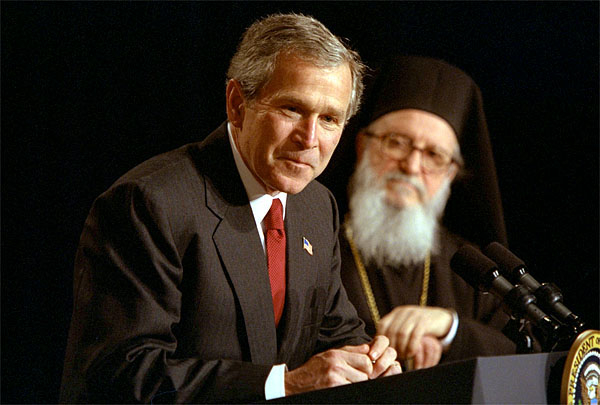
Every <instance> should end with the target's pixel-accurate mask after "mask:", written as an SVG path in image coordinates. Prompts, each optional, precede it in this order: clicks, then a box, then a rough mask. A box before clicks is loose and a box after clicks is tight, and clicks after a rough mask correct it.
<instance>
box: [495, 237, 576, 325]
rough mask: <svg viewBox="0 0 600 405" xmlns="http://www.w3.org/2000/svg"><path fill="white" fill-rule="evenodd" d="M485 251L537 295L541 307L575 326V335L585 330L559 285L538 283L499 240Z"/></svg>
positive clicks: (504, 271)
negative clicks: (566, 303)
mask: <svg viewBox="0 0 600 405" xmlns="http://www.w3.org/2000/svg"><path fill="white" fill-rule="evenodd" d="M483 251H484V253H485V255H486V256H487V257H489V258H490V259H492V260H493V261H495V262H496V263H497V264H498V267H499V268H500V272H501V274H503V275H505V276H506V277H508V279H509V280H511V281H512V282H513V283H515V284H522V285H524V286H525V287H527V288H528V289H529V291H531V292H532V293H533V294H534V295H535V296H536V298H537V303H538V305H539V306H540V308H542V309H543V310H544V311H546V312H548V313H549V314H550V315H552V316H554V317H555V318H556V319H557V320H558V321H559V322H561V323H564V324H566V325H568V326H569V327H571V328H573V329H574V332H575V335H577V334H579V333H580V332H581V331H583V329H584V327H585V325H584V323H583V322H582V321H581V320H580V319H579V317H578V316H577V315H575V314H574V313H573V312H571V311H570V310H569V309H568V308H567V307H566V306H565V305H564V304H563V303H562V301H563V296H562V294H561V292H560V290H559V289H558V287H556V286H555V285H554V284H551V283H543V284H540V283H538V282H537V281H536V279H534V278H533V277H532V276H531V274H529V272H528V271H527V266H525V263H524V262H523V261H522V260H521V259H519V258H518V257H517V256H515V255H514V254H513V253H512V252H511V251H510V250H508V249H507V248H505V247H504V246H502V245H501V244H500V243H498V242H492V243H490V244H489V245H488V246H486V247H485V249H484V250H483Z"/></svg>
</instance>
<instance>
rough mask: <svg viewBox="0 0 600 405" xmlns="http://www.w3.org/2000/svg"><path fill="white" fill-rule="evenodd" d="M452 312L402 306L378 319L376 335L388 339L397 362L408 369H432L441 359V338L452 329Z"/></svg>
mask: <svg viewBox="0 0 600 405" xmlns="http://www.w3.org/2000/svg"><path fill="white" fill-rule="evenodd" d="M452 319H453V318H452V313H451V312H450V311H449V310H447V309H445V308H438V307H421V306H416V305H403V306H399V307H396V308H394V309H393V310H392V311H391V312H390V313H389V314H387V315H386V316H384V317H383V318H381V320H380V321H379V323H378V325H377V333H378V334H381V335H385V336H387V337H388V338H389V339H390V346H391V347H393V348H394V349H396V351H397V352H398V358H399V359H401V360H411V361H412V368H413V369H419V368H425V367H432V366H435V365H436V364H438V363H439V361H440V359H441V357H442V350H443V347H442V344H441V343H440V339H443V338H444V337H445V336H446V335H447V334H448V331H449V330H450V327H451V326H452Z"/></svg>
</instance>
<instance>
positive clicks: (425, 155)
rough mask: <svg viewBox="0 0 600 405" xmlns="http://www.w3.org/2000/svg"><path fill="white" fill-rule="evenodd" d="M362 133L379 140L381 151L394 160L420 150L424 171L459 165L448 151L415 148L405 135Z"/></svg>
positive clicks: (442, 169)
mask: <svg viewBox="0 0 600 405" xmlns="http://www.w3.org/2000/svg"><path fill="white" fill-rule="evenodd" d="M362 133H363V134H364V135H366V136H369V137H372V138H377V139H378V140H379V141H380V143H379V144H380V146H381V152H382V153H383V154H385V155H387V156H388V157H390V158H392V159H396V160H404V159H406V158H407V157H408V156H410V154H411V153H412V152H413V150H418V151H419V152H421V170H423V171H424V172H425V173H441V172H444V171H446V170H448V168H449V167H450V165H451V164H452V163H456V164H458V165H460V161H459V160H458V159H456V158H454V157H453V156H452V155H451V154H450V153H448V152H446V151H443V150H440V149H436V148H430V147H427V148H417V147H415V145H414V144H413V140H412V139H411V138H409V137H408V136H406V135H401V134H396V133H389V134H383V135H375V134H372V133H370V132H365V131H363V132H362Z"/></svg>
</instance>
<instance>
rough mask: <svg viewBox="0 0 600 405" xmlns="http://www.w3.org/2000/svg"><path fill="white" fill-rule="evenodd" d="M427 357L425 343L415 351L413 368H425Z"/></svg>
mask: <svg viewBox="0 0 600 405" xmlns="http://www.w3.org/2000/svg"><path fill="white" fill-rule="evenodd" d="M425 357H426V354H425V347H424V345H420V346H419V349H418V350H417V351H416V352H415V355H414V357H413V369H415V370H418V369H420V368H423V365H424V361H425Z"/></svg>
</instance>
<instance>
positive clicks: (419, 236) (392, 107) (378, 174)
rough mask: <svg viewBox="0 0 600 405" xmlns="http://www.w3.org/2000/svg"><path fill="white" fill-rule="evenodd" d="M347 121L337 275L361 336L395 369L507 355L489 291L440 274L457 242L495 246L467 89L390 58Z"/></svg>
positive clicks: (496, 211)
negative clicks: (391, 352)
mask: <svg viewBox="0 0 600 405" xmlns="http://www.w3.org/2000/svg"><path fill="white" fill-rule="evenodd" d="M358 124H359V126H360V128H361V129H360V130H358V131H357V132H358V133H357V136H356V144H355V146H356V154H357V163H356V168H355V171H354V174H353V175H352V177H351V180H350V185H349V212H348V214H347V215H346V220H345V224H344V232H341V234H342V237H341V239H342V242H341V246H342V280H343V283H344V285H345V287H346V289H347V292H348V295H349V297H350V300H351V301H352V302H353V304H354V305H355V307H356V308H357V310H358V313H359V316H360V317H361V318H362V319H363V320H364V321H365V323H366V325H367V333H369V334H371V335H374V334H382V335H385V336H387V337H388V338H389V339H390V345H391V346H392V347H394V348H395V349H396V351H397V352H398V358H400V359H402V360H404V361H405V366H406V367H407V368H411V367H412V368H424V367H430V366H433V365H436V364H438V363H439V362H440V361H450V360H458V359H464V358H467V357H474V356H485V355H498V354H505V353H515V350H516V347H515V344H514V343H513V342H512V341H511V340H509V339H508V338H507V337H505V336H504V335H503V333H502V332H501V328H502V327H503V326H504V325H505V324H506V322H507V321H508V316H507V315H506V314H504V313H503V312H502V311H501V310H499V306H498V302H497V301H496V300H495V298H493V297H492V296H488V295H485V296H484V295H482V294H481V293H480V292H477V291H474V289H473V288H472V287H470V286H469V285H468V284H467V283H466V282H465V281H464V280H462V279H461V278H460V277H459V276H457V275H456V274H454V272H453V271H452V270H451V269H450V259H451V258H452V256H453V254H454V253H455V252H456V251H457V250H458V248H459V247H460V246H461V245H462V244H464V243H466V241H467V240H469V242H470V243H475V244H479V245H480V246H482V245H483V244H484V243H485V244H487V243H489V242H491V241H494V240H496V241H500V242H504V243H505V242H506V232H505V227H504V222H503V216H502V208H501V203H500V196H499V190H498V184H497V178H496V172H495V167H494V163H493V155H492V151H491V146H490V140H489V135H488V132H487V126H486V122H485V117H484V114H483V108H482V103H481V94H480V91H479V88H478V87H477V85H476V84H475V83H474V82H473V80H472V79H471V78H470V77H469V76H468V75H467V74H465V73H464V72H463V71H461V70H459V69H457V68H456V67H454V66H451V65H449V64H447V63H445V62H442V61H439V60H434V59H430V58H423V57H405V56H401V57H392V58H390V59H388V60H387V62H386V63H384V64H383V66H382V68H381V70H380V71H379V72H378V74H377V75H376V77H375V80H374V82H373V85H372V86H371V88H370V92H369V93H368V96H367V99H366V100H365V109H364V111H363V113H362V115H361V116H360V120H359V121H358ZM451 188H452V190H453V191H452V195H453V198H452V199H450V200H449V197H450V194H451ZM447 203H448V204H447ZM444 215H445V216H446V217H445V218H444ZM442 219H444V220H445V222H442Z"/></svg>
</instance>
